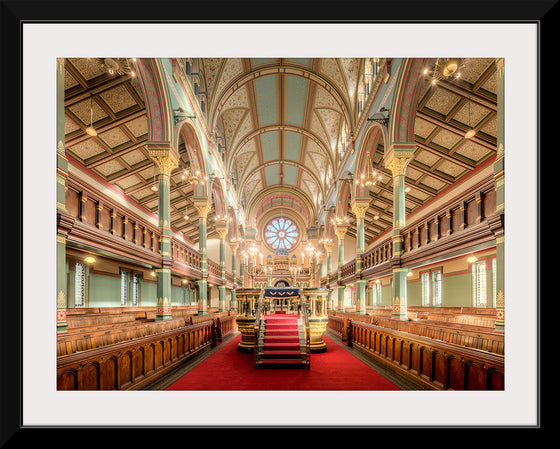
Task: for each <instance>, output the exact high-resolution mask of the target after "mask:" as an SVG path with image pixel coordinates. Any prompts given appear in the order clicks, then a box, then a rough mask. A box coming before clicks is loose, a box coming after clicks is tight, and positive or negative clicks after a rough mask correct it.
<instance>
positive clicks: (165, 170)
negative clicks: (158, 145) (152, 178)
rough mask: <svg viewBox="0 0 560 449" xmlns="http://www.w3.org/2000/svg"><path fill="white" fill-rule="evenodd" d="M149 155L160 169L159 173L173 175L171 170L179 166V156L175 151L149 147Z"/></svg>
mask: <svg viewBox="0 0 560 449" xmlns="http://www.w3.org/2000/svg"><path fill="white" fill-rule="evenodd" d="M148 155H149V156H150V157H151V158H152V160H153V161H154V163H155V164H156V167H157V169H158V174H160V175H167V176H171V172H172V171H173V170H174V169H176V168H177V167H179V158H178V157H177V155H176V154H175V152H173V151H171V150H165V149H153V150H150V149H148Z"/></svg>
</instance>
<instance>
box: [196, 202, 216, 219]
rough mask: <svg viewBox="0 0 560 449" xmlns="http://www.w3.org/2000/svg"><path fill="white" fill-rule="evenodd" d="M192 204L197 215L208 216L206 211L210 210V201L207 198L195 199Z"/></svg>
mask: <svg viewBox="0 0 560 449" xmlns="http://www.w3.org/2000/svg"><path fill="white" fill-rule="evenodd" d="M193 206H194V208H195V209H196V211H197V212H198V215H199V217H201V218H206V217H208V212H210V210H212V203H211V202H210V201H208V200H203V201H200V200H198V201H197V200H195V201H193Z"/></svg>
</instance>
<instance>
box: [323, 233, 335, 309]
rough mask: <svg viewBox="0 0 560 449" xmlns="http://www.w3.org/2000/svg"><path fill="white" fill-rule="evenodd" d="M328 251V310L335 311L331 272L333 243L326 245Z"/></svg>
mask: <svg viewBox="0 0 560 449" xmlns="http://www.w3.org/2000/svg"><path fill="white" fill-rule="evenodd" d="M324 245H325V250H326V251H327V289H328V293H327V310H333V305H332V288H331V271H332V247H333V244H332V242H330V241H329V242H327V243H324Z"/></svg>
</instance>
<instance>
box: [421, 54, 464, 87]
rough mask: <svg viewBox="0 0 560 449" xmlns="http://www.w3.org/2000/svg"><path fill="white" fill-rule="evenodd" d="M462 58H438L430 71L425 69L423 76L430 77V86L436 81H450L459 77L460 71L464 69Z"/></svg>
mask: <svg viewBox="0 0 560 449" xmlns="http://www.w3.org/2000/svg"><path fill="white" fill-rule="evenodd" d="M465 61H466V60H465V59H464V58H438V59H437V60H436V62H435V64H434V66H433V67H432V69H431V70H430V69H425V70H424V75H427V74H428V73H430V74H431V75H432V84H436V83H437V82H438V81H443V80H452V79H457V78H460V77H461V71H462V70H463V69H464V68H465Z"/></svg>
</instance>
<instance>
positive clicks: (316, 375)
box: [167, 335, 399, 391]
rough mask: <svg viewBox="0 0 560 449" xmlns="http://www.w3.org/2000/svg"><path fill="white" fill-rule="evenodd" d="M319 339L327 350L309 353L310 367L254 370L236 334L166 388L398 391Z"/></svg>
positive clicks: (343, 350)
mask: <svg viewBox="0 0 560 449" xmlns="http://www.w3.org/2000/svg"><path fill="white" fill-rule="evenodd" d="M323 339H324V341H325V343H326V344H327V352H324V353H319V354H311V369H310V370H305V369H278V370H274V369H272V370H270V369H259V370H255V367H254V363H253V354H243V353H240V352H237V345H238V343H239V342H240V340H241V335H238V336H237V337H236V338H234V339H233V340H231V341H230V342H228V343H226V344H224V345H223V346H222V347H219V349H218V350H217V351H216V352H215V353H214V354H212V355H211V356H210V357H208V359H206V360H205V361H203V362H202V363H200V364H199V365H198V366H196V367H194V368H193V369H192V370H191V371H190V372H188V373H187V374H185V375H184V376H183V377H182V378H181V379H179V380H178V381H176V382H175V383H174V384H172V385H171V386H169V387H168V388H167V390H203V391H204V390H223V391H232V390H253V391H254V390H270V391H272V390H331V391H334V390H340V391H344V390H399V388H398V387H396V386H395V385H393V384H392V383H391V382H389V381H388V380H387V379H385V378H384V377H382V376H381V375H379V374H377V373H376V372H375V371H374V370H372V369H371V368H370V367H368V366H367V365H366V364H365V363H363V362H362V361H360V360H359V359H357V358H356V357H354V356H353V355H351V354H350V353H348V352H347V351H346V350H345V349H344V348H342V347H340V346H339V345H338V344H337V343H335V342H334V341H332V340H331V339H330V338H328V337H327V336H323Z"/></svg>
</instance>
